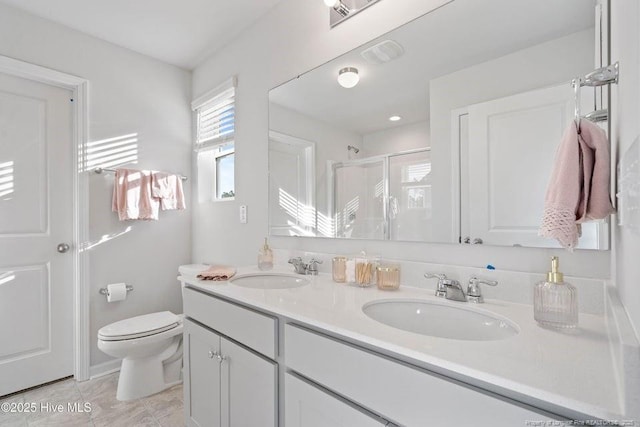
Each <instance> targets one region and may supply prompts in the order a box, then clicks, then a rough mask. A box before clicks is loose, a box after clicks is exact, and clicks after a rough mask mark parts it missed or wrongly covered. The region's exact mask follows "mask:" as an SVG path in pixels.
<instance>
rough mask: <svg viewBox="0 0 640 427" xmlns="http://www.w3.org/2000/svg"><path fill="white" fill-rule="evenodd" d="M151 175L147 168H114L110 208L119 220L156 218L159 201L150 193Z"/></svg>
mask: <svg viewBox="0 0 640 427" xmlns="http://www.w3.org/2000/svg"><path fill="white" fill-rule="evenodd" d="M151 177H152V174H151V171H147V170H135V169H117V170H116V174H115V182H114V186H113V198H112V202H111V210H112V211H113V212H117V213H118V218H119V219H120V221H126V220H134V219H144V220H157V219H158V211H159V208H160V202H159V201H158V199H156V198H154V197H153V195H152V190H151Z"/></svg>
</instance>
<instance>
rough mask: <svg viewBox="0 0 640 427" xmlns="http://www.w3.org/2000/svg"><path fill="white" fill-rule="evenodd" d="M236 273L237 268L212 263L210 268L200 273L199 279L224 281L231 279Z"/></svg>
mask: <svg viewBox="0 0 640 427" xmlns="http://www.w3.org/2000/svg"><path fill="white" fill-rule="evenodd" d="M235 274H236V269H235V268H233V267H229V266H226V265H212V266H211V267H209V269H208V270H205V271H203V272H201V273H200V274H198V276H197V277H198V279H202V280H213V281H215V282H222V281H225V280H229V279H231V278H232V277H233V276H235Z"/></svg>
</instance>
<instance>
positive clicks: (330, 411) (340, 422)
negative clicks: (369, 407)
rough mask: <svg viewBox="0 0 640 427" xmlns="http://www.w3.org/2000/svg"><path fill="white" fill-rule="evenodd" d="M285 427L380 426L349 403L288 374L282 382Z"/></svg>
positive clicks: (374, 419) (378, 421) (381, 424)
mask: <svg viewBox="0 0 640 427" xmlns="http://www.w3.org/2000/svg"><path fill="white" fill-rule="evenodd" d="M284 393H285V405H284V406H285V427H381V426H384V425H386V422H384V421H383V420H380V419H376V418H373V417H371V416H369V415H367V414H365V413H363V411H360V410H358V409H356V408H354V407H353V406H351V405H349V404H348V403H346V402H344V401H342V400H338V399H337V398H335V397H333V396H331V395H329V394H327V393H325V392H324V391H322V390H320V389H319V388H317V387H315V386H313V385H311V384H309V383H307V382H306V381H303V380H301V379H299V378H297V377H295V376H293V375H291V374H286V379H285V391H284Z"/></svg>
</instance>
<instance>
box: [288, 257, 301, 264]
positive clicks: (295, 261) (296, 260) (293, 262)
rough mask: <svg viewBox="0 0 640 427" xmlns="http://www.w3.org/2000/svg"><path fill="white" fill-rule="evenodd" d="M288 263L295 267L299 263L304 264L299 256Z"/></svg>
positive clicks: (290, 259)
mask: <svg viewBox="0 0 640 427" xmlns="http://www.w3.org/2000/svg"><path fill="white" fill-rule="evenodd" d="M288 262H289V264H294V265H295V264H297V263H300V262H302V257H299V256H297V257H294V258H289V261H288Z"/></svg>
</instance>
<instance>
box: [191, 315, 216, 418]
mask: <svg viewBox="0 0 640 427" xmlns="http://www.w3.org/2000/svg"><path fill="white" fill-rule="evenodd" d="M219 353H220V336H219V335H217V334H215V333H213V332H211V331H210V330H208V329H206V328H203V327H202V326H199V325H198V324H196V323H194V322H192V321H190V320H188V319H186V320H185V321H184V413H185V423H186V425H187V426H190V427H191V426H194V427H195V426H198V427H220V362H219V360H218V358H217V355H218V354H219Z"/></svg>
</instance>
